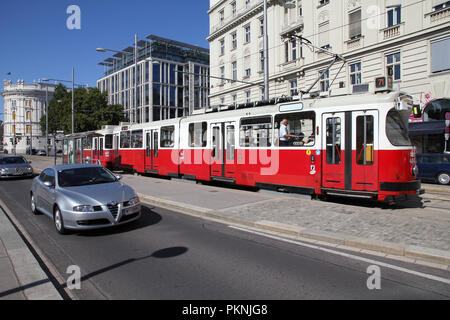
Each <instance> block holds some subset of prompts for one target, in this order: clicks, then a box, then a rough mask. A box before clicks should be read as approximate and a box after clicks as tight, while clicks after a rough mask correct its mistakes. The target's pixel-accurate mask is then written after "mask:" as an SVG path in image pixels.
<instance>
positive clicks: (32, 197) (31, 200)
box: [30, 193, 39, 214]
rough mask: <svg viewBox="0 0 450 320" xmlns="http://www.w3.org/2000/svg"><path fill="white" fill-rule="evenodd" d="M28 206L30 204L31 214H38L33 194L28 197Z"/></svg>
mask: <svg viewBox="0 0 450 320" xmlns="http://www.w3.org/2000/svg"><path fill="white" fill-rule="evenodd" d="M30 204H31V212H33V214H39V211H38V210H37V207H36V199H35V198H34V194H33V193H32V194H31V197H30Z"/></svg>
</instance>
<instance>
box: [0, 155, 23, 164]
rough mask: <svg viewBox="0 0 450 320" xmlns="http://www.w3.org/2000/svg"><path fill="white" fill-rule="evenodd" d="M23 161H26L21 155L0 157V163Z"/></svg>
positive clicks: (19, 162)
mask: <svg viewBox="0 0 450 320" xmlns="http://www.w3.org/2000/svg"><path fill="white" fill-rule="evenodd" d="M23 163H26V161H25V159H24V158H22V157H7V158H0V164H23Z"/></svg>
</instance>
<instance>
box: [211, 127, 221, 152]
mask: <svg viewBox="0 0 450 320" xmlns="http://www.w3.org/2000/svg"><path fill="white" fill-rule="evenodd" d="M212 157H213V159H215V160H217V159H220V128H219V127H214V128H213V131H212Z"/></svg>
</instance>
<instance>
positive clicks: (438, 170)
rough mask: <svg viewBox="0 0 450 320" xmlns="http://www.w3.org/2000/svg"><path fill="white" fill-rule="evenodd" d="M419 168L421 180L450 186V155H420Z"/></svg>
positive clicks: (418, 158) (418, 156) (418, 157)
mask: <svg viewBox="0 0 450 320" xmlns="http://www.w3.org/2000/svg"><path fill="white" fill-rule="evenodd" d="M417 166H418V167H419V175H418V178H419V179H422V180H424V181H425V180H428V181H433V182H437V183H439V184H442V185H449V184H450V154H419V155H417Z"/></svg>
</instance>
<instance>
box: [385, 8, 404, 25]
mask: <svg viewBox="0 0 450 320" xmlns="http://www.w3.org/2000/svg"><path fill="white" fill-rule="evenodd" d="M387 19H388V21H387V26H388V28H389V27H393V26H395V25H397V24H400V23H401V22H402V8H401V6H398V7H393V8H388V10H387Z"/></svg>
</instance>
